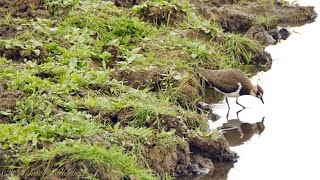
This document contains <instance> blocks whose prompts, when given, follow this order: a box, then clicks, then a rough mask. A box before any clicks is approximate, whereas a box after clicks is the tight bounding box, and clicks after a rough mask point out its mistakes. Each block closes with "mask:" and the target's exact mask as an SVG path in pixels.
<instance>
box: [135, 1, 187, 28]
mask: <svg viewBox="0 0 320 180" xmlns="http://www.w3.org/2000/svg"><path fill="white" fill-rule="evenodd" d="M140 15H141V17H142V18H143V19H144V21H146V22H150V23H154V24H157V25H159V26H160V25H161V24H166V25H174V24H179V23H181V22H182V21H183V20H184V17H185V16H186V13H185V12H183V11H182V10H181V9H177V8H174V7H170V6H153V5H152V4H151V3H147V6H146V7H144V8H143V9H142V10H141V11H140Z"/></svg>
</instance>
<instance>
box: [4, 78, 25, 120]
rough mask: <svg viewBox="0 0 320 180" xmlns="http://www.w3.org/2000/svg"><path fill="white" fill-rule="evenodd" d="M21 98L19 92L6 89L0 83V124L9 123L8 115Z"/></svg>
mask: <svg viewBox="0 0 320 180" xmlns="http://www.w3.org/2000/svg"><path fill="white" fill-rule="evenodd" d="M22 97H23V94H22V93H21V92H19V91H11V90H8V89H7V85H6V84H5V83H3V82H1V81H0V111H1V113H0V124H6V123H9V117H8V114H9V113H10V112H11V111H12V110H14V108H15V107H16V102H17V101H18V100H19V99H21V98H22Z"/></svg>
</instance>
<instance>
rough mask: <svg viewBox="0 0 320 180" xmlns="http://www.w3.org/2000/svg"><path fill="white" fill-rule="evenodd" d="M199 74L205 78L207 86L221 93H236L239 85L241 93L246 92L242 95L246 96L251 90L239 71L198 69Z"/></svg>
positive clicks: (245, 78)
mask: <svg viewBox="0 0 320 180" xmlns="http://www.w3.org/2000/svg"><path fill="white" fill-rule="evenodd" d="M200 74H201V75H203V76H204V77H205V78H206V80H207V81H208V83H209V85H211V86H213V87H215V88H217V89H218V90H220V91H222V92H226V93H231V92H234V91H236V90H237V89H238V88H239V83H240V84H241V86H242V87H243V91H246V92H244V93H243V94H248V93H249V91H250V89H252V84H251V81H250V79H249V78H248V77H247V76H246V75H245V74H244V73H243V72H242V71H241V70H239V69H222V70H209V69H200ZM247 91H248V92H247Z"/></svg>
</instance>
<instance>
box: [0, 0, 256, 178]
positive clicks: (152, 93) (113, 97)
mask: <svg viewBox="0 0 320 180" xmlns="http://www.w3.org/2000/svg"><path fill="white" fill-rule="evenodd" d="M45 3H46V5H47V7H48V9H49V11H50V12H51V14H52V15H53V16H52V18H50V19H26V18H22V19H18V18H14V17H12V16H11V14H10V13H7V15H6V16H5V18H4V19H3V20H1V25H10V24H18V28H19V29H20V30H21V31H20V32H19V33H18V34H16V35H15V36H14V37H12V38H9V39H0V55H1V56H3V57H0V83H4V84H6V85H7V86H8V89H7V90H6V91H10V92H16V91H18V92H21V93H22V94H23V96H22V97H20V98H18V99H16V106H15V108H13V109H3V108H2V109H1V111H0V112H1V116H0V118H2V117H6V118H8V122H7V123H6V124H0V129H1V131H0V160H1V161H0V166H1V168H4V169H13V170H16V171H17V172H23V173H24V174H28V173H31V172H34V171H36V172H44V173H53V174H59V172H63V168H67V170H69V171H70V170H72V167H73V168H76V169H78V170H81V171H80V173H82V174H81V175H83V176H86V177H92V178H93V177H95V176H96V175H100V176H101V177H102V176H103V175H105V176H106V177H108V178H110V179H119V178H121V179H126V178H130V179H131V178H133V179H154V178H156V175H155V174H157V172H153V171H152V170H151V169H148V168H150V164H148V163H147V162H146V159H144V158H145V157H144V155H143V154H144V152H145V151H146V150H145V148H144V147H145V146H147V145H150V146H151V145H158V146H161V147H170V148H171V149H174V147H176V146H179V145H181V144H186V139H185V137H183V136H182V135H178V133H176V130H174V129H172V128H171V130H168V129H166V127H165V124H166V123H167V122H166V119H165V118H163V116H164V115H167V116H170V117H175V118H176V119H177V121H179V122H182V123H183V124H185V125H186V127H187V128H188V130H191V131H197V132H199V134H201V135H202V136H204V137H205V136H208V135H207V130H208V124H207V122H206V117H205V115H204V114H201V113H199V112H197V111H196V109H195V106H196V102H197V101H198V100H199V99H200V94H201V93H202V90H203V84H202V83H201V81H200V80H199V77H198V74H197V72H196V71H195V69H196V68H197V67H206V68H212V69H218V68H227V67H238V66H239V65H241V64H248V63H250V59H251V53H252V52H255V51H256V50H257V49H258V48H260V47H259V46H257V43H256V42H254V41H251V40H249V39H247V38H245V37H243V36H240V35H236V34H225V33H224V32H223V30H222V29H221V27H220V26H219V25H218V24H217V23H216V22H214V21H212V20H208V19H204V18H202V17H200V16H199V15H197V14H196V13H195V11H194V10H195V9H194V6H193V5H192V4H190V3H189V2H186V1H183V2H180V1H164V0H159V1H147V2H145V3H142V4H141V5H139V6H136V7H134V8H132V9H129V10H127V9H125V8H121V7H116V6H115V5H114V4H113V3H111V2H109V1H100V0H81V1H79V0H68V1H61V0H47V1H45ZM152 8H156V9H157V10H161V9H162V10H163V9H165V10H166V12H167V14H165V16H166V18H165V20H166V21H165V22H164V23H160V24H159V23H158V22H157V21H154V22H152V21H147V22H146V21H145V19H144V17H145V16H149V15H150V12H149V13H145V12H146V11H147V10H148V9H152ZM160 12H162V11H160ZM174 12H179V13H181V14H180V15H181V17H175V16H174V15H175V14H174ZM175 20H178V21H175ZM218 37H219V38H223V39H224V41H223V42H216V41H215V39H216V38H218ZM105 45H112V46H114V47H116V48H117V49H118V50H119V54H118V55H117V56H116V57H114V55H113V54H112V53H111V52H108V51H106V50H105V49H104V46H105ZM2 51H6V53H7V51H14V52H16V53H15V54H16V55H17V58H16V59H15V58H13V59H10V58H6V57H5V55H4V54H5V53H2ZM22 52H23V53H22ZM114 60H115V61H116V68H113V67H109V66H108V63H110V62H111V61H114ZM153 69H157V70H159V72H160V78H159V82H157V83H158V84H157V90H154V89H152V88H151V87H150V86H147V87H145V88H140V89H139V88H138V89H134V88H132V87H130V86H128V85H127V84H126V82H125V81H126V79H124V80H122V79H118V78H116V75H115V74H117V73H120V74H121V73H124V72H128V74H130V73H133V72H140V71H142V70H148V71H152V70H153ZM146 78H147V77H146ZM152 83H154V82H151V84H152ZM1 93H2V92H1ZM93 109H97V110H98V111H97V112H96V113H93ZM112 113H115V114H116V116H117V118H118V121H117V122H112V121H113V120H112V119H111V118H112V117H111V115H112ZM121 113H122V114H121ZM120 115H122V116H120ZM102 122H103V123H102ZM148 123H151V125H148ZM214 134H215V133H212V134H211V136H212V138H213V139H214V138H217V136H216V135H214ZM170 148H168V149H170ZM2 157H5V158H4V159H1V158H2ZM91 166H92V167H93V169H90V167H91ZM70 167H71V168H70ZM46 168H47V169H46ZM103 172H106V174H103ZM45 175H50V174H45ZM161 176H163V177H164V178H166V179H170V178H171V177H170V174H168V173H164V174H161Z"/></svg>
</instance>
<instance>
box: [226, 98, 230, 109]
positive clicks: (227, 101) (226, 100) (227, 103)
mask: <svg viewBox="0 0 320 180" xmlns="http://www.w3.org/2000/svg"><path fill="white" fill-rule="evenodd" d="M226 102H227V105H228V109H230V105H229V101H228V97H227V96H226Z"/></svg>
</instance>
